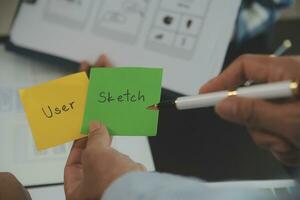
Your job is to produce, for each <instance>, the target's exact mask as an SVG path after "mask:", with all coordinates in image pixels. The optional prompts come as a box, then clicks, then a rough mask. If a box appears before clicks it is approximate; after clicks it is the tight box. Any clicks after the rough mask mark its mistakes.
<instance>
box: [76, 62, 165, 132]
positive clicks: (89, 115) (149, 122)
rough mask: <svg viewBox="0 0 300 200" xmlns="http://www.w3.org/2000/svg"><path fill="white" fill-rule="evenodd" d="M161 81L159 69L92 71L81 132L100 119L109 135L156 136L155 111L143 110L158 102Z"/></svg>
mask: <svg viewBox="0 0 300 200" xmlns="http://www.w3.org/2000/svg"><path fill="white" fill-rule="evenodd" d="M161 81H162V69H160V68H132V67H130V68H125V67H122V68H94V69H92V70H91V74H90V83H89V89H88V94H87V101H86V108H85V114H84V119H83V124H82V132H83V133H85V134H86V133H87V132H88V125H89V122H90V121H92V120H100V121H101V122H103V123H104V124H105V125H106V126H107V128H108V130H109V132H110V134H111V135H124V136H125V135H126V136H134V135H136V136H154V135H156V133H157V121H158V112H156V111H151V110H148V109H146V107H147V106H148V105H151V104H154V103H156V102H159V100H160V93H161Z"/></svg>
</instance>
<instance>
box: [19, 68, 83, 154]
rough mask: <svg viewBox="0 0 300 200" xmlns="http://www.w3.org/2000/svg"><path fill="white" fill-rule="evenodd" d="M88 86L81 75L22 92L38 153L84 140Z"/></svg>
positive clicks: (67, 77)
mask: <svg viewBox="0 0 300 200" xmlns="http://www.w3.org/2000/svg"><path fill="white" fill-rule="evenodd" d="M87 87H88V78H87V76H86V74H85V73H84V72H82V73H77V74H73V75H69V76H65V77H63V78H60V79H57V80H53V81H49V82H47V83H43V84H40V85H37V86H33V87H30V88H26V89H21V90H20V91H19V93H20V97H21V101H22V104H23V106H24V110H25V112H26V115H27V119H28V121H29V125H30V127H31V130H32V134H33V138H34V140H35V143H36V146H37V149H38V150H42V149H46V148H48V147H53V146H56V145H59V144H63V143H65V142H69V141H72V140H75V139H78V138H81V137H83V135H82V134H80V129H81V123H82V116H83V113H84V106H85V100H86V98H85V97H86V91H87Z"/></svg>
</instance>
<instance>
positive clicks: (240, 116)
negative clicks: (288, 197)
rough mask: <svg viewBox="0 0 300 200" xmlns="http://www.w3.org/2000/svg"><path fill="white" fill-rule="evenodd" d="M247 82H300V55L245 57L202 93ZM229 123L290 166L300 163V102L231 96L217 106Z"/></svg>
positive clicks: (220, 113)
mask: <svg viewBox="0 0 300 200" xmlns="http://www.w3.org/2000/svg"><path fill="white" fill-rule="evenodd" d="M247 80H253V81H255V82H256V83H263V82H275V81H282V80H298V81H299V80H300V56H298V57H297V56H294V57H270V56H255V55H245V56H241V57H240V58H238V59H237V60H235V61H234V62H233V63H232V64H231V65H230V66H229V67H228V68H227V69H226V70H225V71H224V72H223V73H221V74H220V75H219V76H217V77H216V78H214V79H212V80H211V81H209V82H208V83H207V84H205V85H204V86H203V87H202V88H201V89H200V93H206V92H213V91H218V90H231V89H235V88H237V87H238V86H240V85H241V84H243V83H244V82H245V81H247ZM215 111H216V113H217V114H218V115H219V116H220V117H222V118H224V119H225V120H228V121H232V122H236V123H239V124H243V125H246V126H247V127H248V128H249V130H250V133H251V137H252V138H253V140H254V142H255V143H256V144H257V145H258V146H261V147H263V148H266V149H268V150H270V151H271V152H272V153H273V154H274V156H275V157H276V158H277V159H279V160H280V161H282V162H283V163H285V164H287V165H299V164H300V100H299V98H298V99H296V98H294V99H289V100H277V101H264V100H258V99H252V98H242V97H229V98H227V99H225V100H223V101H222V102H220V103H219V104H218V105H216V107H215Z"/></svg>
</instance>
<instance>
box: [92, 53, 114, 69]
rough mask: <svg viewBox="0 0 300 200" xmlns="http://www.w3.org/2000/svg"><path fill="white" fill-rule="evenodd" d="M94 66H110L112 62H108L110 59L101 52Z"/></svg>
mask: <svg viewBox="0 0 300 200" xmlns="http://www.w3.org/2000/svg"><path fill="white" fill-rule="evenodd" d="M95 66H96V67H112V66H113V65H112V63H111V62H110V60H109V59H108V57H107V56H106V55H105V54H102V55H101V56H100V57H99V58H98V60H97V62H96V63H95Z"/></svg>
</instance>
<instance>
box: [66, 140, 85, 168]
mask: <svg viewBox="0 0 300 200" xmlns="http://www.w3.org/2000/svg"><path fill="white" fill-rule="evenodd" d="M86 143H87V137H85V138H81V139H79V140H76V141H75V142H74V143H73V146H72V148H71V151H70V154H69V156H68V159H67V163H66V166H69V165H74V164H79V163H81V155H82V151H83V150H84V149H85V147H86Z"/></svg>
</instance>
